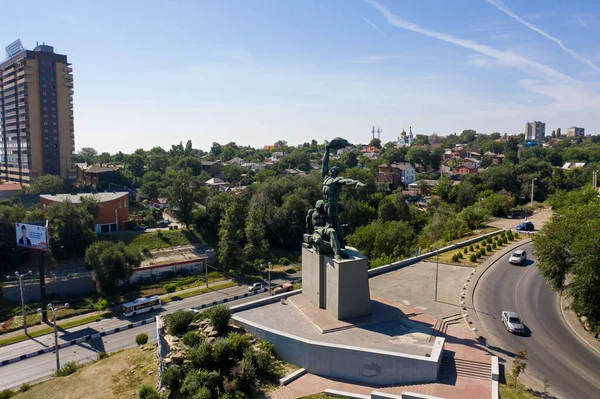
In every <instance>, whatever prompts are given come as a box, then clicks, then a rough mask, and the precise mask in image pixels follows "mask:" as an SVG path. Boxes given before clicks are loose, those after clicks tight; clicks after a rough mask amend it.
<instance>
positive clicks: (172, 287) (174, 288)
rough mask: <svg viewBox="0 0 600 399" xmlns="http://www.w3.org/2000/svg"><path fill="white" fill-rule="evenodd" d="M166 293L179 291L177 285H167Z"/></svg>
mask: <svg viewBox="0 0 600 399" xmlns="http://www.w3.org/2000/svg"><path fill="white" fill-rule="evenodd" d="M165 291H167V292H168V293H171V292H175V291H177V284H175V283H169V284H167V285H165Z"/></svg>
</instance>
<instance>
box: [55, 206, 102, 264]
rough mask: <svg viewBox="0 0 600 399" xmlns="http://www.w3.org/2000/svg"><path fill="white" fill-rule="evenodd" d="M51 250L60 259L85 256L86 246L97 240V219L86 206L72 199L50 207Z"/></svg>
mask: <svg viewBox="0 0 600 399" xmlns="http://www.w3.org/2000/svg"><path fill="white" fill-rule="evenodd" d="M47 211H48V223H49V230H50V231H49V235H50V237H51V239H50V250H51V251H52V255H54V257H56V258H58V259H66V258H69V257H71V256H83V255H84V254H85V250H86V248H87V247H88V246H89V245H90V244H91V243H92V242H94V241H95V240H96V234H95V233H94V227H95V225H96V220H95V218H94V216H92V215H91V214H90V213H89V212H88V208H87V207H86V206H85V204H84V206H77V205H75V204H73V203H72V202H70V201H64V202H59V203H55V204H52V205H50V206H49V207H48V209H47Z"/></svg>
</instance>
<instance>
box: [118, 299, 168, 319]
mask: <svg viewBox="0 0 600 399" xmlns="http://www.w3.org/2000/svg"><path fill="white" fill-rule="evenodd" d="M160 308H162V301H161V300H160V297H159V296H158V295H154V296H149V297H146V298H138V299H136V300H135V301H133V302H128V303H124V304H123V316H125V317H130V316H135V315H138V314H140V313H145V312H150V311H152V310H155V309H160Z"/></svg>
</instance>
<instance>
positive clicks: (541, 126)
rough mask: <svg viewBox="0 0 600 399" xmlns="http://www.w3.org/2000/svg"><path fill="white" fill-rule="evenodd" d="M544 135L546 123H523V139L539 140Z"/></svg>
mask: <svg viewBox="0 0 600 399" xmlns="http://www.w3.org/2000/svg"><path fill="white" fill-rule="evenodd" d="M545 135H546V124H545V123H544V122H539V121H535V122H527V123H526V124H525V140H527V141H541V140H543V139H544V136H545Z"/></svg>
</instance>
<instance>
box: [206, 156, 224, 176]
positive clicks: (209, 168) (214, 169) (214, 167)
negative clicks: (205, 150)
mask: <svg viewBox="0 0 600 399" xmlns="http://www.w3.org/2000/svg"><path fill="white" fill-rule="evenodd" d="M202 170H203V171H205V172H208V173H209V174H210V175H211V176H212V177H215V176H218V175H219V174H220V173H221V171H222V170H223V164H222V163H221V161H219V160H217V161H202Z"/></svg>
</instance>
